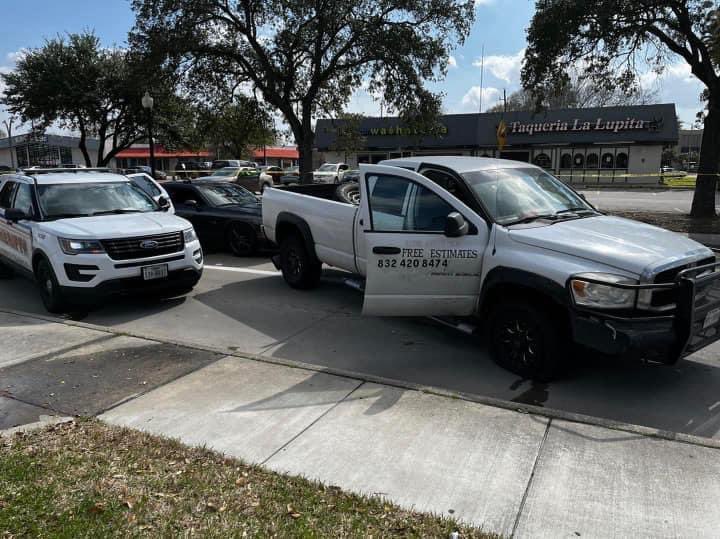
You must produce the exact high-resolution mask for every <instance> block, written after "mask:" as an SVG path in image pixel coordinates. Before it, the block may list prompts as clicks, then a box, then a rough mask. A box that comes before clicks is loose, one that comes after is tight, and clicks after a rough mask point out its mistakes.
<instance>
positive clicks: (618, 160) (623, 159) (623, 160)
mask: <svg viewBox="0 0 720 539" xmlns="http://www.w3.org/2000/svg"><path fill="white" fill-rule="evenodd" d="M615 167H616V168H628V154H626V153H625V152H620V153H618V154H617V156H615Z"/></svg>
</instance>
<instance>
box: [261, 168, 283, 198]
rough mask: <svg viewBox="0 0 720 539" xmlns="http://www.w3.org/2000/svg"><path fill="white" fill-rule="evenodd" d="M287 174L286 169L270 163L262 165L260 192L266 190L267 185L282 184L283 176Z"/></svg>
mask: <svg viewBox="0 0 720 539" xmlns="http://www.w3.org/2000/svg"><path fill="white" fill-rule="evenodd" d="M285 174H286V173H285V171H284V170H283V169H281V168H280V167H277V166H271V165H268V166H262V167H260V178H259V180H260V192H261V193H262V192H263V191H265V188H267V187H272V186H273V185H281V184H282V177H283V176H285Z"/></svg>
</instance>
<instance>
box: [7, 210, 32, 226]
mask: <svg viewBox="0 0 720 539" xmlns="http://www.w3.org/2000/svg"><path fill="white" fill-rule="evenodd" d="M5 219H7V220H8V221H10V222H11V223H17V222H18V221H22V220H23V219H29V216H28V214H27V213H25V212H24V211H22V210H19V209H17V208H8V209H7V210H5Z"/></svg>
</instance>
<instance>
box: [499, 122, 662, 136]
mask: <svg viewBox="0 0 720 539" xmlns="http://www.w3.org/2000/svg"><path fill="white" fill-rule="evenodd" d="M657 124H658V122H657V120H652V121H650V120H639V119H637V118H626V119H624V120H604V119H603V118H598V119H597V120H595V121H587V120H579V119H575V120H572V121H568V122H565V121H562V120H556V121H554V122H532V123H523V122H511V123H510V126H509V127H510V129H508V134H509V135H535V134H538V133H563V132H566V131H567V132H587V131H609V132H612V133H620V132H621V131H643V130H648V129H651V128H652V127H653V126H654V127H657Z"/></svg>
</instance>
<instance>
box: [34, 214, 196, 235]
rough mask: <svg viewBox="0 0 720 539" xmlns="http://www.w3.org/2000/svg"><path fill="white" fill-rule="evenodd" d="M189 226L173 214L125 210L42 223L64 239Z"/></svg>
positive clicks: (149, 232) (172, 230)
mask: <svg viewBox="0 0 720 539" xmlns="http://www.w3.org/2000/svg"><path fill="white" fill-rule="evenodd" d="M191 226H192V225H191V224H190V223H189V222H188V221H186V220H185V219H182V218H181V217H178V216H176V215H173V214H170V213H164V212H152V213H128V214H125V215H98V216H97V217H76V218H73V219H58V220H57V221H48V222H46V223H43V228H45V229H46V230H47V231H48V232H51V233H52V234H55V235H57V236H60V237H64V238H74V239H112V238H132V237H138V236H151V235H155V234H163V233H167V232H178V231H180V230H186V229H188V228H190V227H191Z"/></svg>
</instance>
